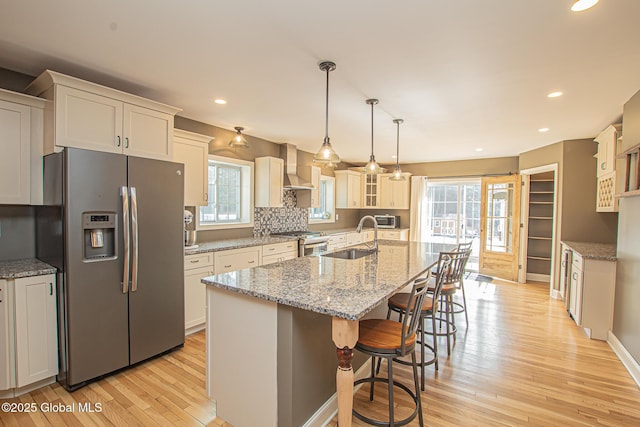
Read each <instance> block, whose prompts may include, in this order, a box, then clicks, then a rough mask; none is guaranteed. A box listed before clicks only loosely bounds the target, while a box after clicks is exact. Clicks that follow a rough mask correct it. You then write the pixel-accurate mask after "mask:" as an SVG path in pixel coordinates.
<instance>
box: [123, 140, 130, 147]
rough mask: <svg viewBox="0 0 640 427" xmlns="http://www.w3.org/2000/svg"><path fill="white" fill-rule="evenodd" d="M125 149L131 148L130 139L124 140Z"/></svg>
mask: <svg viewBox="0 0 640 427" xmlns="http://www.w3.org/2000/svg"><path fill="white" fill-rule="evenodd" d="M124 148H129V137H126V138H125V139H124Z"/></svg>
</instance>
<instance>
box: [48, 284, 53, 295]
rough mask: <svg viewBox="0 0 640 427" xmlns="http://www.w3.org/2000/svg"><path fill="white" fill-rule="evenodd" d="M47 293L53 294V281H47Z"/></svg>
mask: <svg viewBox="0 0 640 427" xmlns="http://www.w3.org/2000/svg"><path fill="white" fill-rule="evenodd" d="M49 295H53V283H49Z"/></svg>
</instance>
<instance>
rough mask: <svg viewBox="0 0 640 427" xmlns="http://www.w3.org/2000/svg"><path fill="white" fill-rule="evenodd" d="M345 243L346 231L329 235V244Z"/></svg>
mask: <svg viewBox="0 0 640 427" xmlns="http://www.w3.org/2000/svg"><path fill="white" fill-rule="evenodd" d="M345 243H347V233H338V234H332V235H330V236H329V244H330V245H342V244H345Z"/></svg>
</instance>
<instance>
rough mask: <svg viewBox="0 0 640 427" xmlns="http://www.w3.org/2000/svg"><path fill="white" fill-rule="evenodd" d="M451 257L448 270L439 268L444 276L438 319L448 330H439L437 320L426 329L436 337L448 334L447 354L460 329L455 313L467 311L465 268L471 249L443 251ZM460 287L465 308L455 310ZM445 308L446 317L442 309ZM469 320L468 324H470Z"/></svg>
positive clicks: (432, 290) (431, 288)
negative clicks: (456, 296) (457, 325)
mask: <svg viewBox="0 0 640 427" xmlns="http://www.w3.org/2000/svg"><path fill="white" fill-rule="evenodd" d="M443 253H446V254H447V255H449V256H450V257H451V264H450V265H449V266H448V267H447V269H446V270H439V271H438V277H440V276H443V277H442V280H443V283H442V287H441V290H440V303H441V305H440V310H439V311H440V315H439V317H438V320H439V321H440V322H444V323H445V325H446V332H437V330H436V328H435V322H434V323H433V324H432V329H431V331H425V334H427V335H433V336H434V337H438V336H446V337H447V355H451V337H453V340H454V341H455V339H456V332H457V331H458V329H457V327H456V321H455V313H461V312H462V311H464V313H465V316H466V314H467V311H466V298H464V287H463V286H464V270H465V267H466V265H467V262H468V261H469V257H470V256H471V249H468V250H464V251H453V252H443ZM458 289H462V294H463V299H464V300H465V301H464V310H459V311H456V310H455V308H454V307H455V306H456V304H458V303H456V302H454V301H453V296H454V295H455V294H456V292H457V290H458ZM434 290H435V289H434V287H433V286H431V287H430V288H429V289H428V290H427V292H434ZM443 310H444V318H443V316H442V311H443ZM468 324H469V323H468V321H467V325H468Z"/></svg>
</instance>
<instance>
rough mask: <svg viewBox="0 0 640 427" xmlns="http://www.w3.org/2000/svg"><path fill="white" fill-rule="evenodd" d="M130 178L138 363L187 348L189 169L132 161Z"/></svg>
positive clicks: (133, 337)
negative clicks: (185, 237) (185, 231)
mask: <svg viewBox="0 0 640 427" xmlns="http://www.w3.org/2000/svg"><path fill="white" fill-rule="evenodd" d="M128 176H129V189H130V191H131V192H132V194H134V195H133V196H132V197H131V212H132V220H131V224H132V227H131V233H132V236H131V239H132V249H131V260H132V265H131V288H130V291H129V334H130V361H131V363H132V364H133V363H137V362H140V361H142V360H145V359H148V358H149V357H152V356H155V355H157V354H160V353H162V352H164V351H166V350H170V349H172V348H174V347H176V346H179V345H182V344H184V242H183V227H184V222H183V212H184V207H183V203H184V195H183V194H184V182H183V176H184V174H183V165H182V164H179V163H172V162H165V161H160V160H152V159H144V158H139V157H129V158H128ZM136 212H137V218H136V215H135V214H136ZM136 233H137V235H136ZM136 240H137V245H136Z"/></svg>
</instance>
